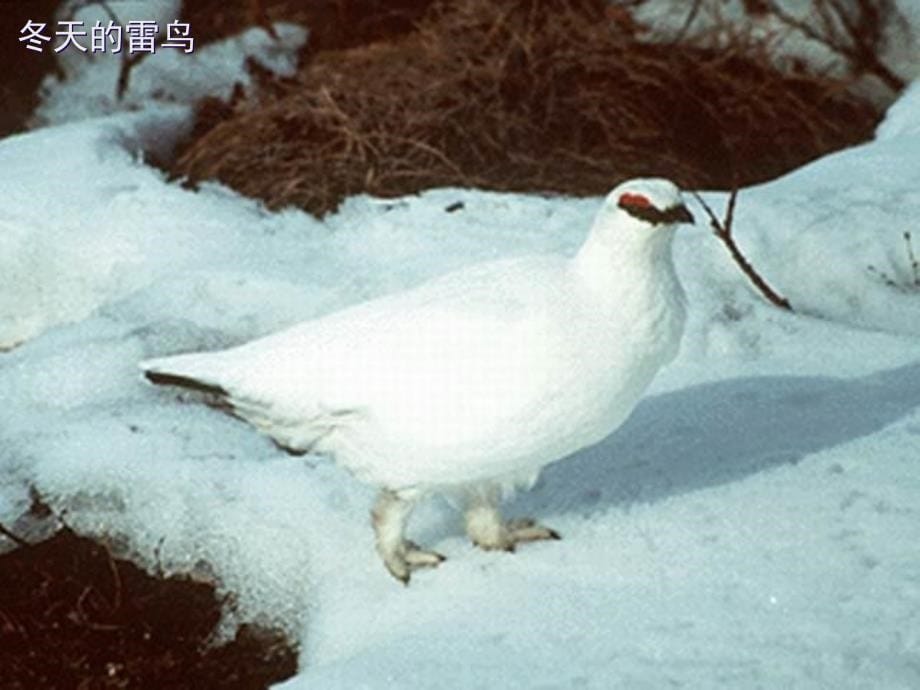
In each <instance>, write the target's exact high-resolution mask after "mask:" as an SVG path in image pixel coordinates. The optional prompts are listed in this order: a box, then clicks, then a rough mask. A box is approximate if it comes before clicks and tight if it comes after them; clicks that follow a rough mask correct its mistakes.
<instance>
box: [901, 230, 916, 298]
mask: <svg viewBox="0 0 920 690" xmlns="http://www.w3.org/2000/svg"><path fill="white" fill-rule="evenodd" d="M904 244H905V245H906V246H907V262H908V264H910V272H911V274H912V275H913V277H914V287H920V261H918V260H917V255H916V254H914V245H913V242H911V237H910V231H909V230H905V231H904Z"/></svg>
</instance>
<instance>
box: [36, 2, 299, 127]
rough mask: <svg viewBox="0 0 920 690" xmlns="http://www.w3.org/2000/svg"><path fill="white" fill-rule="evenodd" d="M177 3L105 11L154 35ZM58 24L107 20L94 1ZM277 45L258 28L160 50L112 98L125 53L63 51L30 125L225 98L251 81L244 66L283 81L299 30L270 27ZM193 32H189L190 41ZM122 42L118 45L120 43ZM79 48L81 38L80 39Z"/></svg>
mask: <svg viewBox="0 0 920 690" xmlns="http://www.w3.org/2000/svg"><path fill="white" fill-rule="evenodd" d="M180 5H181V3H180V2H179V1H178V0H157V1H156V2H136V1H132V0H121V1H120V2H116V1H112V2H109V3H108V6H109V7H110V8H111V9H112V11H113V12H114V13H115V16H116V17H117V19H118V21H117V22H116V24H117V25H120V26H124V25H125V24H126V23H127V22H129V21H155V22H157V24H158V28H159V29H160V34H162V33H163V32H164V30H165V26H166V25H167V24H168V23H170V22H173V21H176V20H177V17H178V16H179V9H180ZM60 14H61V17H62V18H65V17H66V18H67V19H68V20H73V21H82V22H84V24H83V26H85V27H91V26H93V25H94V24H95V23H96V22H97V21H99V22H101V23H102V24H103V25H107V24H108V22H109V21H112V19H111V16H110V15H109V14H108V12H107V11H105V10H104V9H103V8H102V7H101V6H100V5H99V4H98V3H90V4H88V5H85V6H83V7H82V8H80V9H78V11H76V12H70V11H65V12H62V13H60ZM274 28H275V31H276V33H277V35H278V38H277V40H276V39H275V38H273V37H272V36H270V35H269V34H268V32H267V31H266V30H265V29H263V28H252V29H248V30H247V31H244V32H243V33H241V34H239V35H238V36H232V37H230V38H227V39H225V40H223V41H217V42H213V43H209V44H207V45H204V46H198V45H196V46H195V48H194V50H193V51H192V52H191V53H188V54H187V53H185V51H184V49H179V48H168V47H161V48H159V49H158V50H157V51H156V52H155V53H152V54H150V55H146V56H144V57H143V58H142V59H141V60H140V61H139V62H137V63H136V64H135V65H134V66H133V67H132V69H131V71H130V77H129V79H128V82H127V88H126V90H125V92H124V94H122V96H121V97H120V98H119V97H118V93H117V91H118V80H119V75H120V73H121V71H122V66H123V61H124V60H125V59H127V55H128V54H127V52H125V51H122V52H121V53H113V52H111V51H110V50H107V51H105V52H96V53H92V52H90V51H87V52H85V53H84V52H80V51H79V50H75V49H72V48H71V49H66V50H62V51H61V52H59V53H57V54H56V55H55V58H56V60H57V61H58V63H59V65H60V70H61V76H59V75H56V74H53V73H52V74H49V75H48V76H47V77H46V78H45V80H44V82H43V84H42V87H41V96H42V98H41V104H40V105H39V107H38V108H37V109H36V111H35V113H34V114H33V117H32V121H33V124H34V125H48V124H62V123H64V122H71V121H73V120H81V119H86V118H91V117H95V116H98V115H104V114H109V113H115V112H121V111H133V110H138V109H141V108H145V107H147V106H148V105H149V104H150V103H156V102H159V103H163V104H184V105H192V104H194V103H195V102H197V101H199V100H200V99H202V98H204V97H207V96H211V97H216V98H220V99H223V100H227V99H229V98H230V97H231V95H232V94H233V89H234V87H235V86H236V85H239V86H240V87H242V88H244V89H246V88H248V87H249V86H250V85H251V81H252V78H251V76H250V75H249V73H248V72H247V70H246V68H245V65H246V62H247V60H250V59H251V60H254V61H255V62H256V63H258V64H259V65H261V66H262V67H263V68H265V69H267V70H269V71H271V72H274V73H275V74H278V75H280V76H291V75H292V74H293V73H294V71H295V69H296V66H297V52H298V51H299V49H300V48H301V47H303V45H304V44H305V43H306V40H307V31H306V30H305V29H304V28H303V27H300V26H296V25H294V24H287V23H283V22H281V23H278V24H276V25H275V27H274ZM194 29H195V27H194V26H192V27H191V28H190V34H191V36H192V38H194V36H195V31H194ZM125 40H126V39H125ZM82 42H83V44H84V45H85V44H86V42H87V39H82Z"/></svg>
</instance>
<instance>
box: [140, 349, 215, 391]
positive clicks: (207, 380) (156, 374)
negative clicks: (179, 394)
mask: <svg viewBox="0 0 920 690" xmlns="http://www.w3.org/2000/svg"><path fill="white" fill-rule="evenodd" d="M140 368H141V371H143V373H144V376H145V377H146V378H147V380H148V381H150V382H151V383H154V384H157V385H160V386H179V387H181V388H187V389H189V390H193V391H197V392H199V393H207V394H209V395H215V396H218V397H221V398H226V397H229V392H228V391H227V390H226V389H225V388H224V387H223V386H221V385H220V384H219V383H217V381H216V380H215V379H214V377H213V376H212V375H209V374H208V373H207V367H205V366H202V362H201V355H198V354H190V355H178V356H176V357H162V358H158V359H148V360H145V361H143V362H141V363H140Z"/></svg>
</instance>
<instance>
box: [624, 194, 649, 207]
mask: <svg viewBox="0 0 920 690" xmlns="http://www.w3.org/2000/svg"><path fill="white" fill-rule="evenodd" d="M617 205H618V206H619V207H620V208H654V205H653V204H652V202H651V201H649V200H648V197H645V196H642V195H641V194H633V193H631V192H626V193H625V194H623V195H622V196H620V201H619V202H618V204H617Z"/></svg>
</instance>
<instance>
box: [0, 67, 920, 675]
mask: <svg viewBox="0 0 920 690" xmlns="http://www.w3.org/2000/svg"><path fill="white" fill-rule="evenodd" d="M188 120H189V111H188V110H187V109H185V108H184V107H180V106H176V107H173V108H164V107H150V108H147V109H145V110H143V111H142V112H138V113H134V114H120V115H112V116H109V117H107V118H102V119H91V120H85V121H82V122H78V123H74V124H69V125H63V126H56V127H49V128H45V129H42V130H37V131H35V132H32V133H30V134H26V135H20V136H16V137H10V138H8V139H5V140H2V141H0V348H4V349H9V351H7V352H4V353H0V522H3V523H4V524H6V525H7V526H10V527H13V528H14V529H20V530H26V529H27V528H28V522H27V520H26V519H25V518H23V517H22V514H23V512H24V511H25V508H26V506H27V505H28V502H29V495H28V487H30V486H34V487H35V488H36V489H37V490H38V491H39V492H40V493H41V494H42V495H43V496H44V497H45V498H46V500H47V501H48V502H49V503H50V504H51V505H52V506H53V507H54V508H55V509H56V510H57V511H66V520H67V522H68V523H69V524H70V525H72V526H73V527H75V528H76V529H77V530H78V531H80V532H84V533H91V534H97V535H102V536H104V537H106V538H108V539H109V540H110V541H111V543H112V544H113V545H114V546H115V547H116V548H118V549H120V550H122V551H123V552H126V553H129V554H131V555H133V557H134V558H136V559H138V560H139V561H140V562H141V563H144V564H146V565H147V566H149V567H151V568H153V567H155V566H156V567H160V568H162V569H163V570H165V571H167V572H176V571H179V572H192V573H196V574H197V575H199V576H207V577H214V578H216V579H217V580H218V581H219V582H220V583H221V587H222V588H223V589H224V590H225V591H232V592H234V593H235V595H236V600H237V601H238V608H237V611H236V612H235V613H234V614H233V615H231V616H230V618H229V619H228V620H229V622H232V620H233V619H246V620H249V619H260V620H267V621H271V622H274V623H276V624H279V625H282V626H284V627H285V628H286V629H287V630H288V631H289V632H290V633H291V635H292V636H294V637H295V638H296V639H298V640H299V641H300V642H301V645H302V669H301V673H300V675H298V676H297V677H296V678H294V679H291V680H290V681H288V682H287V683H284V684H282V685H281V686H279V687H282V688H284V689H285V690H295V689H299V688H308V687H309V688H313V687H322V688H327V689H328V688H332V689H334V688H349V689H355V688H390V687H439V688H476V687H481V688H498V687H508V688H569V687H572V688H598V689H600V688H631V689H634V688H635V689H641V688H654V689H658V688H663V687H687V688H712V687H726V688H816V689H817V688H829V687H833V688H872V689H873V690H874V689H877V688H882V689H885V690H895V689H900V688H904V689H907V688H917V687H920V554H918V552H917V544H918V542H920V514H918V513H920V509H918V505H920V503H918V499H920V469H918V468H920V465H918V460H920V284H918V282H920V281H918V278H917V276H916V275H915V272H914V271H915V269H912V268H911V266H910V253H909V251H908V249H907V245H906V244H905V241H904V239H903V238H902V233H903V232H904V231H911V232H913V251H914V253H915V254H920V227H918V226H917V224H916V219H917V218H918V217H920V188H918V185H917V180H918V179H920V84H915V85H914V86H913V87H912V89H911V90H910V91H909V92H908V93H906V94H905V95H904V96H903V97H902V98H901V100H900V101H899V102H898V103H897V104H896V105H895V106H894V107H893V108H892V109H891V110H890V111H889V115H888V118H887V119H886V121H885V122H884V123H883V124H882V126H881V127H880V129H879V133H878V136H877V138H876V140H875V141H873V142H871V143H868V144H866V145H864V146H861V147H857V148H853V149H850V150H847V151H843V152H840V153H837V154H834V155H831V156H828V157H826V158H824V159H822V160H819V161H816V162H814V163H812V164H810V165H808V166H806V167H804V168H802V169H800V170H797V171H795V172H793V173H791V174H789V175H787V176H785V177H783V178H781V179H779V180H776V181H774V182H771V183H769V184H764V185H761V186H759V187H756V188H751V189H746V190H744V191H743V192H742V194H741V197H740V199H739V206H738V213H737V218H736V234H737V236H738V240H739V243H740V244H741V246H742V248H743V249H744V250H745V251H746V252H747V253H748V255H749V257H750V258H751V260H752V261H753V263H754V264H755V265H756V266H757V267H758V268H760V269H761V271H762V272H763V273H764V275H765V276H766V277H767V278H768V279H769V280H770V281H771V282H772V283H773V284H774V285H775V287H776V288H777V289H778V290H779V291H780V292H782V293H784V294H785V295H786V296H787V297H789V299H790V300H791V301H792V303H793V305H794V306H795V307H796V309H797V311H796V313H794V314H788V313H784V312H782V311H779V310H777V309H775V308H773V307H771V306H769V305H768V304H766V303H764V302H763V300H762V299H761V298H760V297H759V296H758V295H757V294H756V293H755V292H754V291H753V290H752V289H751V287H750V286H749V284H748V283H747V281H746V279H745V278H744V277H743V276H742V275H741V273H740V272H739V271H738V269H737V268H736V267H735V266H734V264H733V263H731V261H730V259H729V257H728V254H727V252H726V251H725V249H724V247H723V246H722V245H720V244H719V243H718V242H717V240H715V239H714V238H712V237H711V236H710V235H709V232H708V230H707V228H706V227H705V223H704V222H703V218H704V215H703V214H702V212H701V211H699V209H697V208H695V209H694V211H695V212H696V215H697V218H698V225H697V227H695V228H689V229H686V230H685V231H683V232H682V234H681V235H679V237H678V239H677V242H676V246H675V254H676V261H677V265H678V270H679V272H680V274H681V277H682V279H683V282H684V284H685V286H686V289H687V292H688V296H689V309H690V321H689V325H688V332H687V335H686V337H685V339H684V344H683V347H682V350H681V354H680V356H679V358H678V359H677V360H676V361H675V362H674V363H673V364H672V365H670V366H669V367H668V368H667V369H666V370H665V371H664V372H663V373H662V375H661V376H660V377H659V378H658V380H657V381H656V383H655V384H654V386H653V389H652V391H651V392H650V394H649V395H648V396H647V398H646V400H645V401H644V402H643V403H642V404H641V405H640V407H639V408H638V409H637V410H636V412H635V414H634V415H633V417H632V418H631V419H630V420H629V422H627V424H626V425H625V426H624V427H623V428H621V429H620V430H619V431H617V432H616V433H615V434H613V435H612V436H611V437H610V438H608V439H607V440H606V441H604V442H602V443H601V444H599V445H598V446H596V447H594V448H590V449H587V450H585V451H582V452H580V453H578V454H576V455H575V456H573V457H570V458H566V459H563V460H560V461H559V462H558V463H556V464H555V465H553V466H551V467H550V468H549V469H548V470H547V471H546V472H545V473H544V475H543V477H542V479H541V481H540V482H539V484H538V485H537V487H535V489H534V490H533V491H532V492H529V493H527V494H521V495H519V496H518V497H517V498H516V499H515V500H514V501H512V503H511V505H510V506H509V512H510V513H512V514H533V515H535V516H536V517H539V518H540V519H541V520H543V521H545V522H546V523H547V524H549V525H551V526H553V527H555V528H556V529H558V530H559V531H560V532H561V533H562V534H563V536H564V539H563V540H562V541H561V542H554V543H545V544H535V545H531V546H527V547H522V548H520V549H519V550H518V552H517V553H515V554H513V555H510V554H505V553H497V554H496V553H484V552H480V551H478V550H476V549H474V548H473V547H471V546H470V545H469V544H468V543H467V541H466V540H465V538H464V537H463V536H462V530H461V528H460V525H459V523H458V520H457V516H456V514H455V513H453V512H452V510H451V509H450V508H449V507H448V506H447V505H446V504H445V503H444V502H443V501H441V500H439V499H432V500H430V501H428V502H427V503H425V504H424V505H423V506H421V508H420V510H419V511H417V513H416V514H415V516H414V518H413V522H412V525H411V527H410V535H411V536H412V537H414V538H416V539H417V541H419V542H420V543H423V544H425V545H428V546H431V547H433V548H436V549H437V550H438V551H440V552H441V553H444V554H445V555H446V556H447V557H448V561H447V562H446V563H444V564H443V565H442V566H441V567H439V568H438V569H436V570H434V571H431V572H423V573H418V574H417V575H416V576H415V577H414V579H413V581H412V584H411V586H409V587H408V588H404V587H402V586H401V585H399V584H398V583H396V582H395V581H394V580H393V579H392V578H391V577H390V576H389V575H388V574H387V573H386V571H385V570H384V568H383V567H382V566H381V564H380V562H379V559H378V557H377V556H376V554H375V552H374V549H373V543H372V533H371V529H370V526H369V524H368V523H369V519H368V510H369V507H370V502H371V500H372V495H373V492H372V490H371V489H370V488H368V487H365V486H362V485H360V484H359V483H357V482H356V481H354V480H353V479H352V478H351V477H349V476H348V475H347V474H346V473H345V472H344V471H342V470H340V469H338V468H337V467H336V466H335V465H334V464H333V463H331V462H329V461H328V460H324V459H322V458H316V457H310V456H307V457H305V458H300V459H297V458H291V457H289V456H287V455H284V454H283V453H281V452H280V451H278V450H277V449H276V448H275V447H274V446H273V445H272V444H271V443H269V442H268V441H267V440H266V439H265V438H264V437H261V436H259V435H258V434H256V433H255V432H253V431H252V430H251V429H250V428H248V427H246V426H245V425H243V424H242V423H240V422H238V421H237V420H234V419H232V418H229V417H227V416H225V415H222V414H221V413H219V412H217V411H215V410H212V409H210V408H207V407H205V406H202V405H199V404H197V403H195V402H194V401H193V400H191V399H190V398H188V397H186V396H185V395H183V394H179V393H176V392H175V391H169V390H159V389H153V388H151V387H149V386H147V385H145V384H144V383H143V382H142V381H141V379H140V377H139V372H138V370H137V362H138V361H139V360H141V359H143V358H145V357H150V356H154V355H165V354H170V353H174V352H180V351H186V350H195V349H205V348H216V347H222V346H226V345H229V344H233V343H238V342H242V341H244V340H247V339H250V338H252V337H255V336H258V335H261V334H264V333H268V332H271V331H273V330H275V329H277V328H280V327H282V326H285V325H288V324H290V323H293V322H296V321H298V320H300V319H304V318H308V317H311V316H315V315H318V314H321V313H324V312H328V311H330V310H332V309H335V308H338V307H341V306H344V305H347V304H349V303H353V302H355V301H359V300H362V299H366V298H368V297H371V296H375V295H379V294H383V293H386V292H391V291H394V290H399V289H402V288H405V287H407V286H410V285H413V284H416V283H418V282H421V281H423V280H425V279H427V278H429V277H432V276H435V275H438V274H441V273H443V272H445V271H447V270H449V269H452V268H455V267H457V266H460V265H463V264H466V263H470V262H474V261H478V260H483V259H487V258H493V257H497V256H506V255H511V254H516V253H524V252H533V251H541V252H571V251H573V250H574V249H575V247H577V246H578V244H579V243H580V242H581V240H582V239H583V236H584V233H585V232H586V231H587V227H588V224H589V222H590V219H591V216H592V214H593V213H594V211H595V209H596V208H597V206H598V204H599V200H595V199H587V200H572V199H565V198H543V197H535V196H526V195H513V194H496V193H484V192H478V191H473V190H462V189H439V190H432V191H429V192H426V193H424V194H421V195H418V196H412V197H406V198H403V199H397V200H378V199H372V198H367V197H356V198H352V199H350V200H348V201H347V202H346V203H345V205H344V206H343V207H342V209H341V210H340V211H339V212H338V213H337V214H335V215H333V216H330V217H329V218H327V219H326V220H324V221H323V222H320V221H317V220H315V219H313V218H311V217H310V216H307V215H305V214H303V213H301V212H300V211H297V210H288V211H285V212H282V213H269V212H266V211H265V210H263V209H262V208H261V207H260V206H259V205H258V204H257V203H255V202H253V201H251V200H247V199H244V198H241V197H240V196H238V195H237V194H235V193H234V192H232V191H230V190H227V189H226V188H222V187H220V186H217V185H205V186H204V187H202V188H201V189H200V190H198V191H192V190H187V189H183V188H181V187H179V186H178V185H176V184H173V183H170V182H168V181H166V180H165V178H164V175H163V174H162V173H161V172H159V171H158V170H156V169H154V168H152V167H150V166H148V165H146V164H145V163H144V159H143V156H142V155H140V154H139V151H147V152H159V153H163V152H168V150H169V149H170V147H171V146H172V145H173V143H174V140H175V138H176V137H178V136H179V135H180V134H181V133H182V131H183V130H184V128H185V127H187V126H188ZM663 172H664V173H665V174H666V171H663ZM706 198H707V200H708V201H709V202H710V203H711V204H712V205H713V206H714V207H715V208H717V209H721V208H722V207H723V205H724V203H725V198H724V195H721V194H709V195H706ZM458 201H459V202H463V206H462V208H461V209H459V210H455V211H454V212H448V208H453V207H454V205H455V202H458ZM870 266H871V267H872V268H871V269H870Z"/></svg>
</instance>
